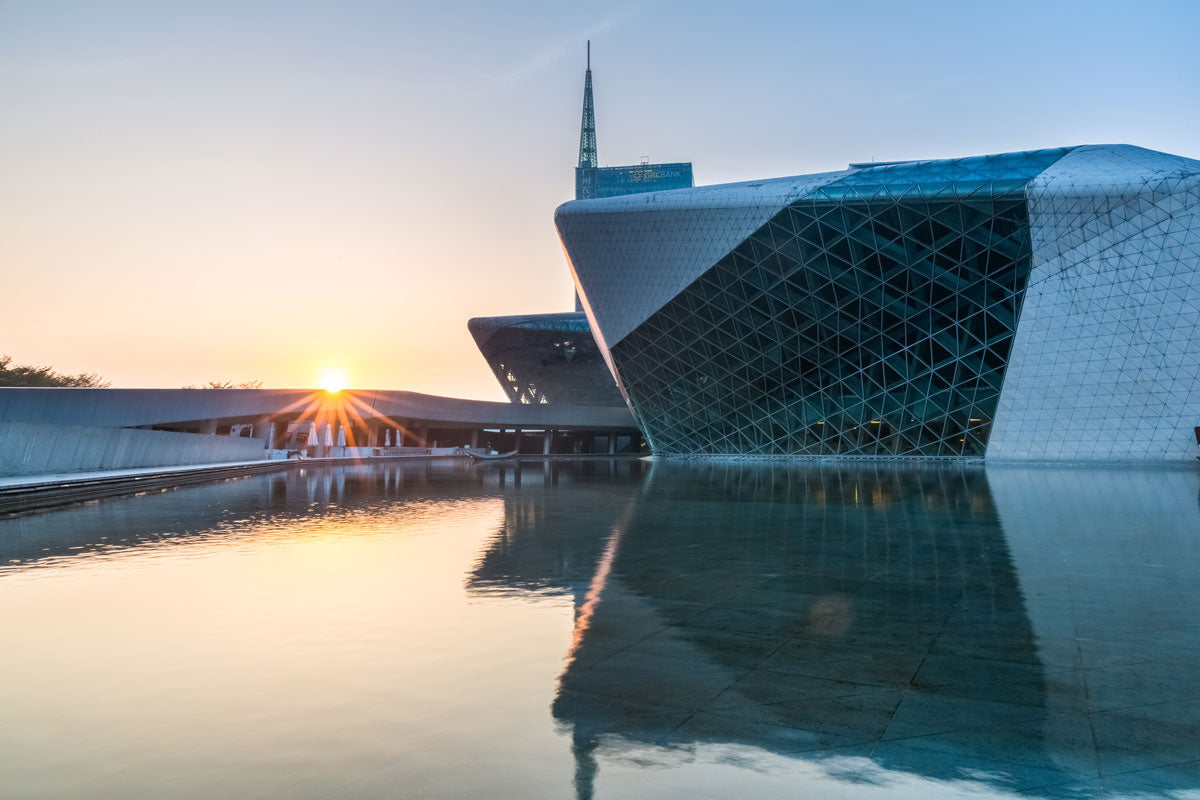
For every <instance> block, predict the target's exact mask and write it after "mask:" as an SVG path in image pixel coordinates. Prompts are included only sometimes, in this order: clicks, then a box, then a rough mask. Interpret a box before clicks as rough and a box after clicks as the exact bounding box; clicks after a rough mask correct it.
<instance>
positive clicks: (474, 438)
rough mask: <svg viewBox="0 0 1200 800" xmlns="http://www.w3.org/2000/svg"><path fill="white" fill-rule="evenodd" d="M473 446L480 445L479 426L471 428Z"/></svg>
mask: <svg viewBox="0 0 1200 800" xmlns="http://www.w3.org/2000/svg"><path fill="white" fill-rule="evenodd" d="M471 447H472V448H476V447H479V428H472V429H471Z"/></svg>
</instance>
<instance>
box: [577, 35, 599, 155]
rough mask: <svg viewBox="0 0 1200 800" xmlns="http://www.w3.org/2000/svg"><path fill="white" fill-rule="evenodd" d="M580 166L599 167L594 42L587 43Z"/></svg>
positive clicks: (580, 131) (580, 135)
mask: <svg viewBox="0 0 1200 800" xmlns="http://www.w3.org/2000/svg"><path fill="white" fill-rule="evenodd" d="M579 166H581V167H598V166H600V164H599V162H598V161H597V160H596V108H595V104H594V102H593V101H592V42H591V40H590V39H589V40H588V43H587V73H586V77H585V78H584V79H583V124H582V125H581V126H580V128H579Z"/></svg>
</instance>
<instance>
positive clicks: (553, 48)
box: [495, 2, 655, 83]
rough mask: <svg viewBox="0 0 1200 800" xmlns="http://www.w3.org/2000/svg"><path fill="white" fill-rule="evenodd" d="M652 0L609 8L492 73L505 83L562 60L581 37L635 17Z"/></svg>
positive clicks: (576, 48) (575, 52)
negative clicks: (593, 20) (586, 25)
mask: <svg viewBox="0 0 1200 800" xmlns="http://www.w3.org/2000/svg"><path fill="white" fill-rule="evenodd" d="M654 4H655V2H648V3H638V4H634V5H630V6H626V7H625V8H622V9H619V10H617V11H613V12H609V13H608V14H606V15H604V16H603V17H601V18H600V21H599V22H597V23H596V24H595V25H592V26H591V27H589V28H586V29H584V30H582V31H576V32H573V33H571V34H569V35H565V36H560V37H558V38H557V39H556V40H554V41H553V42H551V43H549V44H547V45H546V46H545V47H543V48H542V49H540V50H538V51H537V52H535V53H534V54H533V55H531V56H530V57H529V58H527V59H525V60H524V61H523V62H521V63H520V64H518V65H517V66H515V67H513V68H512V69H510V70H508V71H507V72H501V73H499V74H497V75H496V76H495V77H496V79H497V80H501V81H504V82H505V83H517V82H518V81H520V80H522V79H523V78H525V77H526V76H528V75H531V74H533V73H534V72H537V71H538V70H541V69H544V68H546V67H548V66H549V65H551V64H553V63H555V62H557V61H561V60H563V59H564V58H567V57H568V56H572V55H576V56H577V55H578V54H579V43H580V42H581V41H584V40H587V39H591V38H593V37H596V36H599V35H600V34H602V33H604V32H605V31H608V30H611V29H613V28H615V27H617V26H618V25H620V24H622V23H624V22H628V21H629V20H631V19H633V18H634V17H636V16H638V15H639V14H641V13H643V12H644V11H646V10H647V9H648V8H650V7H651V6H653V5H654Z"/></svg>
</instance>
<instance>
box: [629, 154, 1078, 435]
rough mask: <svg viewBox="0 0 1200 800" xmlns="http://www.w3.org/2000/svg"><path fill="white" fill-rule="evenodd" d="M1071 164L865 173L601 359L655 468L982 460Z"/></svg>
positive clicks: (755, 241)
mask: <svg viewBox="0 0 1200 800" xmlns="http://www.w3.org/2000/svg"><path fill="white" fill-rule="evenodd" d="M1068 150H1069V148H1067V149H1055V150H1041V151H1034V152H1028V153H1010V154H1004V155H999V156H983V157H976V158H964V159H956V160H949V161H936V162H904V163H898V164H891V165H885V166H874V167H872V166H870V165H862V168H860V169H856V170H853V171H851V172H850V173H848V174H847V175H845V176H844V177H842V178H840V179H838V180H835V181H833V182H831V183H827V184H824V185H823V186H820V187H819V188H816V189H814V190H812V191H810V192H808V193H806V194H805V195H804V196H802V197H800V198H799V199H797V200H794V201H793V202H791V203H789V204H788V205H787V206H786V207H784V208H783V209H782V210H780V211H779V212H778V213H776V214H775V215H774V216H773V217H772V218H771V219H770V220H769V221H768V222H767V223H766V224H765V225H762V226H761V227H760V228H758V229H757V230H756V231H755V232H754V233H753V234H751V235H750V236H749V237H748V238H747V239H746V240H744V241H743V242H741V243H740V244H739V245H737V246H736V247H735V248H734V249H733V250H732V251H731V252H729V253H728V254H727V255H725V256H724V257H723V258H721V259H720V260H719V261H717V263H716V264H714V265H713V266H712V267H711V268H710V269H709V270H707V271H706V272H705V273H704V274H703V275H702V276H701V277H700V278H699V279H697V280H696V281H695V282H693V283H692V284H691V285H690V286H688V287H687V288H686V289H684V290H683V291H682V292H681V293H679V294H678V295H677V296H675V297H674V299H672V300H671V301H670V302H668V303H667V304H666V305H665V306H663V307H662V308H661V309H659V310H658V311H657V312H655V313H654V314H653V315H652V316H651V317H650V318H648V319H647V320H646V321H645V322H643V323H642V324H641V325H640V326H638V327H637V328H636V329H635V330H633V332H632V333H630V334H629V335H628V336H626V337H624V338H623V339H621V341H619V342H617V343H616V344H615V345H614V346H613V347H612V357H613V360H614V363H615V365H616V368H617V371H618V373H619V374H620V376H621V379H622V381H623V383H624V384H625V386H626V388H627V390H628V392H629V396H630V398H631V400H632V402H633V407H634V412H635V414H636V415H637V417H638V419H639V422H640V423H641V424H642V426H643V431H644V433H645V434H646V436H647V438H648V440H649V441H650V443H651V446H652V448H653V450H654V452H656V453H659V454H664V455H671V454H712V455H716V454H735V455H863V456H886V455H917V456H982V455H983V453H984V449H985V447H986V445H987V440H988V435H989V432H990V429H991V425H992V420H993V416H994V414H995V410H996V403H997V400H998V398H999V394H1000V388H1001V383H1002V381H1003V379H1004V372H1005V367H1006V365H1007V361H1008V355H1009V350H1010V347H1011V345H1012V340H1013V334H1014V331H1015V330H1016V324H1017V317H1018V314H1019V312H1020V308H1021V302H1022V298H1023V296H1024V292H1025V288H1026V283H1027V281H1028V277H1029V271H1030V253H1031V245H1030V232H1029V215H1028V209H1027V207H1026V200H1025V186H1026V184H1027V183H1028V181H1029V180H1030V179H1031V178H1032V177H1033V176H1035V175H1037V174H1038V173H1039V172H1041V171H1042V170H1044V169H1046V168H1047V167H1048V166H1049V165H1051V164H1053V163H1054V162H1055V161H1057V160H1058V159H1059V158H1061V157H1062V156H1063V155H1064V154H1065V153H1066V152H1068Z"/></svg>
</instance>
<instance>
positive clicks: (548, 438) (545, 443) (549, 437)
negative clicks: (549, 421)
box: [542, 428, 554, 456]
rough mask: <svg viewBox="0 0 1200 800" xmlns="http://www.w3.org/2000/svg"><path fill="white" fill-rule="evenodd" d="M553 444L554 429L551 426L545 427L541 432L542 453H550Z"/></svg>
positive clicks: (545, 454)
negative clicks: (544, 430)
mask: <svg viewBox="0 0 1200 800" xmlns="http://www.w3.org/2000/svg"><path fill="white" fill-rule="evenodd" d="M553 444H554V431H553V430H552V429H551V428H546V432H545V433H543V434H542V455H544V456H548V455H550V449H551V446H552V445H553Z"/></svg>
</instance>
